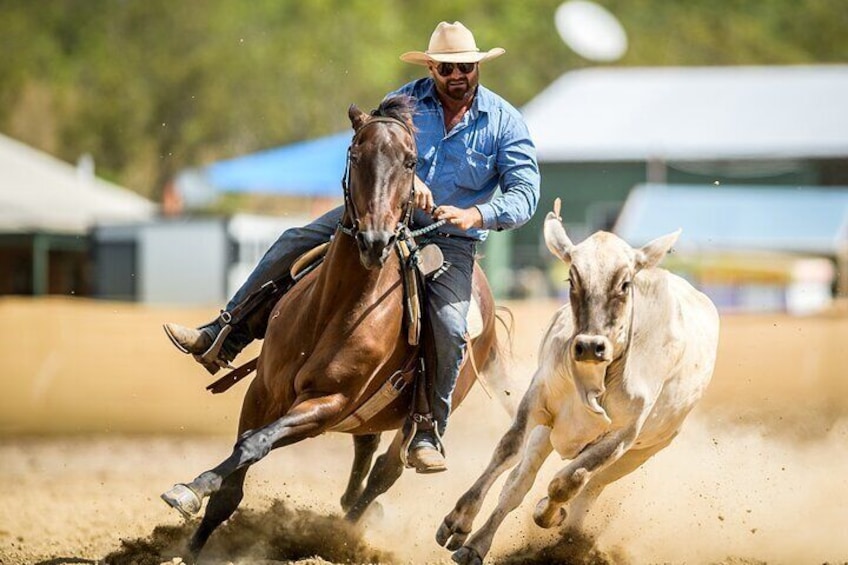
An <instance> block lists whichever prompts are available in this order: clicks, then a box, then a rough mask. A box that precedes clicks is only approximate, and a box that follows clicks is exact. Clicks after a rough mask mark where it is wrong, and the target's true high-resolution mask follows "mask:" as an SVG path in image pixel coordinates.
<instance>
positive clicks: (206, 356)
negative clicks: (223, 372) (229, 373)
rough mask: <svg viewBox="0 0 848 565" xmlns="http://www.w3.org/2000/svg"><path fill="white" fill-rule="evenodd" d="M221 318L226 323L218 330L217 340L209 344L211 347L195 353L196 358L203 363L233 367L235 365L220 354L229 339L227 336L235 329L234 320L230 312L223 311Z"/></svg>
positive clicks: (226, 367) (227, 367)
mask: <svg viewBox="0 0 848 565" xmlns="http://www.w3.org/2000/svg"><path fill="white" fill-rule="evenodd" d="M220 320H221V321H222V322H224V325H222V326H221V331H220V332H218V335H217V336H215V341H213V342H212V345H210V346H209V349H207V350H206V351H204V352H203V353H201V354H200V355H195V356H194V357H195V359H197V361H198V363H201V364H203V365H207V364H209V365H216V366H218V367H222V368H225V369H231V368H233V366H232V365H231V364H230V362H229V361H228V360H226V359H225V360H223V361H222V360H221V359H220V357H219V355H220V353H221V348H222V347H223V346H224V341H225V340H226V339H227V336H228V335H230V332H232V331H233V326H231V325H230V321H232V317H231V316H230V313H229V312H226V311H224V312H221V317H220Z"/></svg>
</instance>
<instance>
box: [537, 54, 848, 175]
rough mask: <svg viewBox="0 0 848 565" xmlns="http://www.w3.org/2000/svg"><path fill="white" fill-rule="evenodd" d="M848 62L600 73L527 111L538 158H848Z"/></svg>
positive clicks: (578, 79) (574, 79)
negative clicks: (841, 63)
mask: <svg viewBox="0 0 848 565" xmlns="http://www.w3.org/2000/svg"><path fill="white" fill-rule="evenodd" d="M846 100H848V65H807V66H774V67H750V66H739V67H688V68H687V67H658V68H609V67H607V68H594V69H586V70H580V71H574V72H569V73H566V74H565V75H563V76H562V77H560V78H559V79H557V80H556V81H555V82H554V83H553V84H551V85H550V86H549V87H548V88H546V89H545V90H544V91H542V92H541V93H540V94H539V95H538V96H536V97H535V98H534V99H533V100H532V101H530V102H529V103H528V104H527V105H526V106H525V107H524V108H523V112H524V115H525V118H526V121H527V123H528V126H529V127H530V131H531V133H532V135H533V138H534V141H535V142H536V145H537V147H538V152H539V159H540V160H541V161H634V160H639V161H644V160H649V159H663V160H716V159H783V158H816V157H819V158H827V157H848V104H846Z"/></svg>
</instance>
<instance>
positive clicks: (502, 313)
mask: <svg viewBox="0 0 848 565" xmlns="http://www.w3.org/2000/svg"><path fill="white" fill-rule="evenodd" d="M495 319H496V321H497V322H500V324H501V326H502V327H503V329H504V332H501V333H505V334H506V336H505V338H504V339H500V338H496V339H495V341H494V345H493V346H492V348H491V350H490V351H489V357H488V358H487V359H486V363H485V364H484V366H483V368H482V371H481V373H482V375H481V378H482V379H483V380H485V383H484V384H485V386H486V389H487V390H489V391H491V394H492V396H495V397H496V398H497V400H498V402H499V403H500V404H501V406H503V407H504V409H505V410H506V412H507V414H509V415H510V417H515V413H516V411H517V410H518V404H519V403H520V402H521V397H522V396H523V395H524V390H525V389H526V388H527V384H529V381H527V382H522V380H521V379H520V378H516V376H515V370H514V368H513V359H512V342H513V335H514V328H515V316H514V315H513V314H512V311H511V310H510V309H509V308H507V307H506V306H497V307H496V308H495Z"/></svg>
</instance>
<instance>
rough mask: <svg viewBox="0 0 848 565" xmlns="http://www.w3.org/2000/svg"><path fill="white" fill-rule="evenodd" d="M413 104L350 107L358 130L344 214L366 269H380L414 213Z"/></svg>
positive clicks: (398, 100) (398, 101) (392, 101)
mask: <svg viewBox="0 0 848 565" xmlns="http://www.w3.org/2000/svg"><path fill="white" fill-rule="evenodd" d="M412 108H413V106H412V101H411V99H409V98H408V97H405V96H396V97H392V98H388V99H386V100H385V101H383V103H382V104H380V107H379V108H377V109H376V110H374V111H373V112H372V113H371V114H370V115H369V114H366V113H365V112H362V111H361V110H360V109H359V108H357V107H356V106H355V105H354V106H351V107H350V109H349V110H348V115H349V116H350V122H351V124H352V125H353V129H354V131H355V132H356V133H355V134H354V136H353V141H352V142H351V145H350V151H349V155H348V172H347V189H346V195H345V198H346V202H345V206H346V210H345V216H346V223H352V224H353V234H354V237H355V238H356V243H357V245H358V246H359V259H360V261H361V262H362V265H363V266H364V267H365V268H367V269H373V268H379V267H382V265H383V264H384V263H385V261H386V259H387V258H388V256H389V253H390V251H391V247H392V244H393V243H394V241H395V239H396V237H397V234H398V230H399V227H400V225H401V224H403V223H404V221H405V219H406V217H407V215H408V214H411V213H412V209H411V208H412V190H413V183H414V179H415V166H416V164H417V161H418V155H417V152H416V149H415V137H414V134H413V126H412Z"/></svg>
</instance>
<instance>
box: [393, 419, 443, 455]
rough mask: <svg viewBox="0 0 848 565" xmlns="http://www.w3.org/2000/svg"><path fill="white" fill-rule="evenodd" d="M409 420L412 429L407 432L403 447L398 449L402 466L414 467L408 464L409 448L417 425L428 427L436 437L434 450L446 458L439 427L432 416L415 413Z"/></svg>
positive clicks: (416, 430)
mask: <svg viewBox="0 0 848 565" xmlns="http://www.w3.org/2000/svg"><path fill="white" fill-rule="evenodd" d="M410 419H411V420H412V427H411V428H410V430H409V435H407V436H406V439H404V440H403V445H402V446H401V448H400V461H401V463H403V466H404V467H406V468H407V469H412V468H413V467H414V465H411V464H410V463H409V446H410V445H412V440H413V439H415V434H416V433H418V425H419V424H425V425H429V426H430V429H431V430H433V435H434V436H436V449H438V450H439V453H441V454H442V456H443V457H446V454H445V446H444V444H443V443H442V436H441V434H439V426H437V425H436V422H435V421H433V414H432V413H427V414H419V413H417V412H416V413H414V414H412V417H411V418H410Z"/></svg>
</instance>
